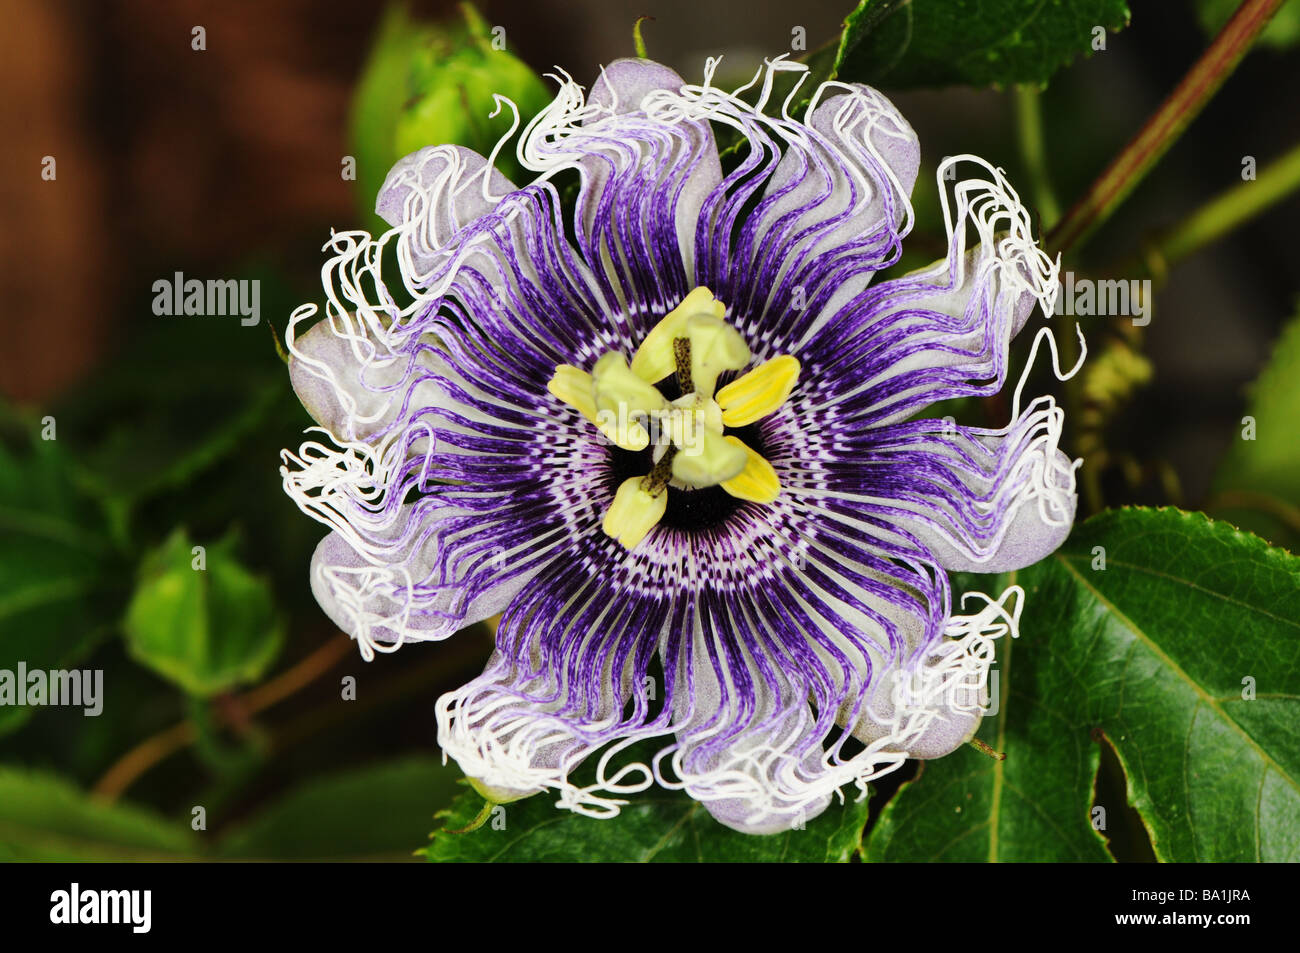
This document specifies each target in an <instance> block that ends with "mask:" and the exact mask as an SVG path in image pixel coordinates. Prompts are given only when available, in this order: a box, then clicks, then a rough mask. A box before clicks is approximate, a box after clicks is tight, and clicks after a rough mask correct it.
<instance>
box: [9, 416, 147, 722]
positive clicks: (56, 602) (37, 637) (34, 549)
mask: <svg viewBox="0 0 1300 953" xmlns="http://www.w3.org/2000/svg"><path fill="white" fill-rule="evenodd" d="M57 433H58V431H57V429H56V430H55V434H56V436H57ZM76 469H77V467H76V464H75V462H74V461H73V460H72V459H71V458H70V457H69V456H68V454H67V453H65V452H64V450H63V449H62V446H61V445H60V444H59V442H58V440H57V439H55V440H41V439H37V438H33V439H31V440H30V441H29V446H28V448H27V449H26V451H25V452H22V453H19V452H17V451H13V450H10V449H7V448H6V446H5V445H4V443H3V442H0V669H3V670H7V671H15V670H16V669H17V666H18V663H19V662H20V661H22V662H26V664H27V668H28V670H29V671H32V670H36V669H43V670H47V671H48V670H50V669H61V668H68V667H71V666H73V665H76V664H77V663H78V662H80V661H81V660H83V659H84V658H86V657H87V656H88V655H89V654H90V653H91V652H92V651H93V650H94V648H95V647H96V646H97V645H98V644H99V643H100V642H101V641H103V640H104V639H105V638H106V637H107V636H109V635H110V634H111V625H112V623H113V622H114V621H115V618H116V615H117V613H118V612H119V611H120V608H121V603H120V601H119V600H118V599H117V598H116V596H115V594H114V593H115V590H116V589H118V588H120V581H121V579H122V578H123V577H125V575H126V572H127V570H126V565H125V561H124V560H123V559H121V557H120V556H119V555H118V554H117V552H116V551H115V550H114V548H113V547H112V545H111V544H110V541H109V536H108V532H107V530H106V528H105V525H104V519H103V516H102V514H101V513H100V512H99V511H98V510H97V508H96V507H95V506H94V505H93V504H92V503H91V502H90V501H89V500H88V499H87V498H86V497H85V496H84V495H83V494H81V493H80V491H79V489H78V487H77V486H76V485H75V483H76V480H75V474H76ZM32 712H33V709H32V708H29V707H26V706H3V707H0V734H3V733H5V732H8V731H12V730H14V729H15V728H17V727H18V726H19V725H21V724H22V723H23V722H24V721H25V720H26V719H27V718H28V717H30V716H31V714H32Z"/></svg>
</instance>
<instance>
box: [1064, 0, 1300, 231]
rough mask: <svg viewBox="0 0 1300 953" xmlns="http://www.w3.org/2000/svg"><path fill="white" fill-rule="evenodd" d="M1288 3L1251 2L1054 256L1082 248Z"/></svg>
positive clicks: (1075, 216)
mask: <svg viewBox="0 0 1300 953" xmlns="http://www.w3.org/2000/svg"><path fill="white" fill-rule="evenodd" d="M1281 5H1282V0H1245V2H1244V3H1242V4H1241V6H1240V7H1238V8H1237V12H1236V13H1234V14H1233V15H1232V18H1231V19H1230V20H1228V22H1227V23H1225V24H1224V26H1223V29H1222V30H1220V31H1219V35H1218V36H1216V37H1215V38H1214V42H1213V43H1211V44H1210V46H1209V48H1208V49H1207V50H1206V51H1205V52H1204V53H1203V54H1202V55H1201V58H1200V59H1199V60H1197V61H1196V64H1195V65H1194V66H1192V68H1191V69H1190V70H1189V71H1188V73H1187V75H1186V76H1184V77H1183V78H1182V80H1181V81H1180V82H1179V84H1178V85H1177V86H1176V87H1175V88H1174V91H1173V92H1172V93H1170V94H1169V97H1168V98H1167V99H1165V101H1164V102H1163V103H1161V104H1160V107H1159V108H1158V109H1157V110H1156V111H1155V113H1154V114H1153V115H1152V116H1151V118H1150V119H1148V120H1147V122H1146V124H1145V125H1144V126H1143V127H1142V128H1141V129H1140V130H1138V133H1137V135H1136V136H1134V137H1133V138H1132V139H1131V140H1130V141H1129V143H1128V145H1126V146H1125V147H1124V148H1123V150H1122V151H1121V152H1120V154H1119V155H1118V156H1116V157H1115V159H1114V160H1113V161H1112V162H1111V164H1110V165H1109V166H1107V167H1106V170H1105V171H1104V172H1102V174H1101V175H1100V176H1098V178H1097V180H1096V181H1095V182H1093V184H1092V185H1091V186H1090V187H1089V189H1088V191H1087V192H1085V193H1084V195H1083V197H1082V198H1080V199H1079V201H1078V202H1076V203H1075V204H1074V206H1073V207H1072V208H1071V209H1070V210H1069V212H1067V213H1066V215H1065V218H1064V219H1062V220H1061V221H1060V222H1059V223H1058V224H1057V226H1056V227H1055V228H1054V229H1052V232H1051V234H1049V235H1048V236H1047V246H1048V248H1049V250H1051V251H1053V252H1056V251H1065V250H1067V249H1069V248H1072V247H1073V246H1075V245H1077V244H1079V243H1080V242H1082V241H1083V239H1084V238H1086V237H1087V236H1088V235H1089V234H1090V233H1091V232H1092V231H1093V230H1094V229H1095V228H1096V227H1097V226H1098V225H1100V224H1101V223H1102V222H1104V221H1106V219H1108V218H1109V217H1110V216H1111V214H1112V213H1113V212H1114V211H1115V209H1117V208H1118V207H1119V206H1120V204H1121V203H1122V202H1123V201H1124V199H1126V198H1127V197H1128V194H1129V193H1130V192H1132V191H1133V189H1134V187H1135V186H1136V185H1137V184H1138V183H1139V182H1141V181H1142V179H1143V177H1144V176H1145V175H1146V174H1147V173H1148V172H1149V171H1151V168H1152V166H1154V165H1155V164H1156V163H1157V162H1158V161H1159V160H1160V157H1161V156H1163V155H1164V154H1165V152H1166V151H1167V150H1168V149H1169V147H1170V146H1171V145H1173V144H1174V142H1175V141H1177V139H1178V137H1179V136H1181V135H1182V133H1183V130H1185V129H1186V128H1187V126H1188V124H1189V123H1191V121H1192V120H1193V119H1195V118H1196V116H1197V115H1198V114H1199V113H1200V111H1201V110H1202V109H1203V108H1204V107H1205V104H1206V103H1208V102H1209V101H1210V99H1211V98H1212V97H1213V96H1214V94H1215V93H1216V92H1218V90H1219V87H1220V86H1222V85H1223V82H1224V80H1226V79H1227V78H1228V77H1229V76H1230V75H1231V74H1232V71H1233V70H1234V69H1236V67H1237V64H1238V63H1239V62H1240V61H1241V58H1242V57H1243V56H1244V55H1245V54H1246V51H1247V50H1248V49H1250V46H1251V44H1252V43H1253V42H1254V41H1255V37H1256V36H1258V35H1259V33H1260V31H1261V30H1263V29H1264V27H1265V26H1267V25H1268V21H1269V20H1270V19H1271V18H1272V16H1273V14H1274V13H1275V12H1277V8H1278V7H1279V6H1281Z"/></svg>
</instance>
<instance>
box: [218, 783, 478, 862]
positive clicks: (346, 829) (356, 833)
mask: <svg viewBox="0 0 1300 953" xmlns="http://www.w3.org/2000/svg"><path fill="white" fill-rule="evenodd" d="M459 777H460V772H459V771H458V770H456V769H455V768H454V767H449V766H445V765H443V764H442V762H441V760H440V759H437V758H427V757H414V758H407V759H404V760H401V761H394V762H391V763H387V764H379V765H373V766H370V767H366V768H362V769H359V770H354V771H347V772H341V773H338V774H334V775H330V776H327V777H320V778H315V779H313V780H311V781H308V782H306V783H305V784H303V785H301V786H300V787H298V788H297V789H295V790H294V791H292V792H291V793H289V794H287V795H285V796H284V797H282V798H281V799H280V800H278V801H276V802H275V803H274V804H272V805H271V806H269V807H267V808H266V809H264V810H263V811H262V812H261V813H259V814H258V815H257V816H256V817H254V818H253V819H252V820H251V821H249V822H247V823H246V824H244V825H243V826H241V827H240V828H239V829H237V830H234V831H232V832H230V833H229V834H227V835H226V836H225V837H223V838H222V840H221V843H220V844H219V846H218V853H219V854H220V855H221V856H223V857H245V858H249V857H260V858H273V859H276V860H309V859H316V860H322V859H330V858H335V859H351V860H357V859H361V858H366V859H406V860H409V859H411V856H412V850H413V849H414V845H416V844H419V843H420V842H421V841H422V840H423V839H424V838H425V837H426V836H427V835H428V831H429V826H430V825H431V824H432V823H433V816H434V814H435V812H437V811H438V810H440V809H442V808H445V807H446V806H447V805H448V804H450V803H451V800H452V797H453V796H454V794H455V791H456V780H457V779H458V778H459Z"/></svg>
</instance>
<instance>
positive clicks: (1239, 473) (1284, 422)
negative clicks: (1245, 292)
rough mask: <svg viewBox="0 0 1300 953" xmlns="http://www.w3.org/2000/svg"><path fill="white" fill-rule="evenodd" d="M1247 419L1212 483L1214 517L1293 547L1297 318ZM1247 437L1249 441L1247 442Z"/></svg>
mask: <svg viewBox="0 0 1300 953" xmlns="http://www.w3.org/2000/svg"><path fill="white" fill-rule="evenodd" d="M1246 414H1247V416H1249V417H1250V418H1253V424H1252V425H1250V426H1249V429H1248V425H1247V423H1246V422H1243V423H1242V424H1241V426H1240V427H1239V428H1235V429H1234V432H1233V439H1232V443H1231V445H1230V446H1229V448H1228V452H1227V454H1226V455H1225V456H1224V458H1223V461H1222V462H1221V463H1220V464H1219V469H1218V472H1217V473H1216V474H1215V478H1214V490H1215V502H1214V504H1213V506H1214V512H1215V513H1216V514H1217V515H1221V516H1223V517H1224V518H1225V519H1228V520H1229V521H1230V522H1232V523H1234V524H1236V525H1238V526H1242V527H1243V528H1245V529H1249V530H1251V531H1252V532H1256V533H1259V534H1260V535H1262V536H1264V537H1265V538H1267V539H1269V540H1271V541H1273V542H1274V543H1279V544H1284V545H1287V546H1289V547H1291V548H1295V545H1296V544H1297V543H1298V542H1300V440H1296V437H1295V421H1296V419H1297V417H1300V316H1298V317H1296V318H1293V319H1292V320H1291V322H1290V323H1289V324H1288V325H1287V326H1286V328H1285V329H1284V330H1283V331H1282V336H1281V338H1280V339H1279V340H1278V342H1277V344H1276V345H1275V346H1274V348H1273V353H1272V356H1271V357H1270V358H1269V361H1268V364H1267V366H1265V368H1264V370H1263V372H1262V373H1261V374H1260V376H1259V379H1258V380H1256V381H1255V383H1254V385H1253V386H1252V387H1251V398H1250V404H1249V406H1248V407H1247V410H1246ZM1247 434H1249V436H1250V439H1246V435H1247Z"/></svg>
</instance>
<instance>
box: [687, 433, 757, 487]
mask: <svg viewBox="0 0 1300 953" xmlns="http://www.w3.org/2000/svg"><path fill="white" fill-rule="evenodd" d="M748 462H749V461H748V457H747V456H746V454H745V450H744V446H743V445H741V446H734V445H732V444H731V443H729V442H728V441H727V440H726V438H725V437H723V436H722V435H721V434H717V433H714V432H712V431H711V430H707V429H705V428H703V427H697V428H695V431H694V433H692V434H691V439H690V440H689V441H688V442H687V443H686V445H685V446H681V447H678V449H677V455H676V456H675V457H673V477H674V478H675V479H677V480H679V481H680V482H682V483H685V484H686V485H687V486H693V487H706V486H717V485H718V484H719V483H723V482H725V481H727V480H730V479H732V478H733V477H736V476H739V475H740V473H741V471H743V470H744V469H745V465H746V464H747V463H748Z"/></svg>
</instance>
